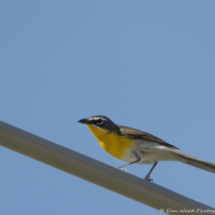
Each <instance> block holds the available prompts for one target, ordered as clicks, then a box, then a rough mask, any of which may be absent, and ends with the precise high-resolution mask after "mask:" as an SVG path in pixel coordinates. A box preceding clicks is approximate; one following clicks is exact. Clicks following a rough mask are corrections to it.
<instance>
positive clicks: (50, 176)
mask: <svg viewBox="0 0 215 215" xmlns="http://www.w3.org/2000/svg"><path fill="white" fill-rule="evenodd" d="M214 7H215V2H214V1H210V0H209V1H198V0H195V1H193V0H191V1H158V0H155V1H41V0H39V1H1V3H0V26H1V34H0V38H1V40H0V47H1V49H0V75H1V79H0V83H1V84H0V99H1V103H0V104H1V105H0V120H2V121H4V122H7V123H10V124H12V125H15V126H17V127H19V128H22V129H24V130H26V131H29V132H31V133H34V134H36V135H38V136H41V137H43V138H46V139H49V140H51V141H54V142H56V143H58V144H61V145H63V146H66V147H68V148H71V149H73V150H75V151H78V152H80V153H82V154H85V155H87V156H90V157H92V158H95V159H97V160H99V161H102V162H104V163H107V164H110V165H112V166H116V167H118V166H121V165H123V164H125V163H124V162H122V161H120V160H117V159H116V158H114V157H112V156H111V155H109V154H107V153H106V152H105V151H103V150H102V148H101V147H100V146H99V143H98V142H97V141H96V139H95V137H94V136H92V134H91V133H90V131H89V130H88V129H87V128H86V127H85V126H83V125H81V124H78V123H77V121H78V120H79V119H82V118H86V117H90V116H92V115H99V114H102V115H106V116H108V117H109V118H111V119H112V120H113V121H114V122H115V123H117V124H121V125H127V126H130V127H134V128H137V129H139V130H143V131H146V132H149V133H151V134H154V135H156V136H158V137H160V138H162V139H164V140H165V141H167V142H169V143H171V144H173V145H175V146H177V147H179V148H180V149H181V151H182V152H184V153H187V154H190V155H192V156H195V157H198V158H200V159H203V160H207V161H210V162H213V163H215V157H214V152H215V138H214V130H215V99H214V95H215V85H214V80H215V60H214V59H215V58H214V57H215V40H214V38H215V26H214V23H215V13H214ZM150 168H151V166H149V165H132V166H130V167H128V168H127V170H128V172H129V173H132V174H134V175H137V176H139V177H142V178H143V177H144V176H145V175H146V174H147V173H148V171H149V169H150ZM0 169H1V183H0V190H1V192H0V202H1V203H0V206H1V207H0V214H5V215H14V214H16V215H23V214H31V215H34V214H35V215H38V214H52V215H57V214H64V215H67V214H80V215H82V214H86V213H94V214H103V215H109V214H124V215H130V214H136V213H139V214H140V213H143V212H144V213H145V214H160V213H159V212H158V211H156V210H154V209H152V208H149V207H148V206H145V205H142V204H140V203H138V202H135V201H133V200H130V199H128V198H126V197H123V196H120V195H118V194H116V193H113V192H111V191H109V190H106V189H104V188H101V187H98V186H96V185H94V184H91V183H89V182H86V181H84V180H82V179H79V178H76V177H74V176H72V175H69V174H67V173H64V172H62V171H60V170H58V169H54V168H53V167H50V166H47V165H45V164H43V163H40V162H38V161H35V160H33V159H30V158H28V157H25V156H23V155H21V154H18V153H15V152H13V151H10V150H8V149H5V148H3V147H0ZM152 178H153V179H154V183H156V184H159V185H161V186H164V187H166V188H168V189H171V190H173V191H175V192H178V193H180V194H182V195H185V196H188V197H190V198H193V199H196V200H197V201H200V202H203V203H205V204H208V205H210V206H214V207H215V202H214V199H215V197H214V193H215V188H214V179H215V175H214V174H212V173H209V172H206V171H203V170H200V169H197V168H194V167H191V166H188V165H185V164H181V163H177V162H160V163H159V164H158V166H157V167H156V169H155V170H154V172H153V173H152Z"/></svg>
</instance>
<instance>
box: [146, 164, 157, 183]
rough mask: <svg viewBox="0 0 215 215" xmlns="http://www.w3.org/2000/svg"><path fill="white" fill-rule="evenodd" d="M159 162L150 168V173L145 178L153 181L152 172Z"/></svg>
mask: <svg viewBox="0 0 215 215" xmlns="http://www.w3.org/2000/svg"><path fill="white" fill-rule="evenodd" d="M157 164H158V162H155V163H154V165H153V167H152V168H151V169H150V171H149V173H148V174H147V175H146V177H145V179H146V180H147V181H153V180H152V179H150V174H151V173H152V171H153V169H154V168H155V167H156V165H157Z"/></svg>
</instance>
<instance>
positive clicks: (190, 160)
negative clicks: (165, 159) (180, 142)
mask: <svg viewBox="0 0 215 215" xmlns="http://www.w3.org/2000/svg"><path fill="white" fill-rule="evenodd" d="M172 151H173V152H174V153H175V154H177V155H178V156H179V157H180V158H183V163H185V164H188V165H191V166H195V167H197V168H200V169H203V170H206V171H209V172H213V173H215V164H213V163H210V162H207V161H203V160H200V159H198V158H195V157H192V156H190V155H187V154H184V153H182V152H179V151H176V150H172ZM180 160H181V159H180Z"/></svg>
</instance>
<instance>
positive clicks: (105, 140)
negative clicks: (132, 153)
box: [87, 125, 132, 159]
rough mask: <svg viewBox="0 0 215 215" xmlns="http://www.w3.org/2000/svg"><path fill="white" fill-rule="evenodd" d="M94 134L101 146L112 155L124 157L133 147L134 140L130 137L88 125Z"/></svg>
mask: <svg viewBox="0 0 215 215" xmlns="http://www.w3.org/2000/svg"><path fill="white" fill-rule="evenodd" d="M87 127H88V128H89V129H90V130H91V132H92V134H93V135H94V136H95V137H96V139H97V140H98V141H99V144H100V145H101V147H102V148H103V149H104V150H105V151H106V152H108V153H110V154H111V155H112V156H114V157H116V158H119V159H120V158H122V157H123V155H125V154H126V150H127V149H129V148H131V147H132V140H131V139H130V138H128V137H122V136H119V135H117V134H116V133H115V132H111V133H109V131H107V130H106V129H101V128H97V127H94V126H92V125H87Z"/></svg>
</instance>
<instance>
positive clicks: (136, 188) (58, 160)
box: [0, 121, 215, 215]
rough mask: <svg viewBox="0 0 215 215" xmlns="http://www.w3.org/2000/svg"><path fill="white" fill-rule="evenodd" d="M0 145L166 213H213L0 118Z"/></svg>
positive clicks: (184, 198) (206, 207)
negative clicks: (186, 211) (187, 211)
mask: <svg viewBox="0 0 215 215" xmlns="http://www.w3.org/2000/svg"><path fill="white" fill-rule="evenodd" d="M0 145H1V146H4V147H6V148H8V149H11V150H14V151H16V152H19V153H21V154H23V155H26V156H28V157H31V158H33V159H35V160H38V161H40V162H43V163H45V164H48V165H50V166H53V167H55V168H57V169H60V170H62V171H64V172H67V173H70V174H72V175H75V176H77V177H80V178H82V179H84V180H87V181H90V182H92V183H94V184H97V185H99V186H101V187H104V188H106V189H109V190H112V191H113V192H116V193H119V194H121V195H124V196H126V197H128V198H131V199H133V200H136V201H138V202H140V203H143V204H145V205H148V206H150V207H152V208H155V209H157V210H161V209H163V212H165V213H168V214H174V215H179V214H182V213H185V211H184V210H185V209H186V210H192V211H191V212H189V213H192V214H200V213H201V214H210V213H211V214H212V212H213V213H215V208H212V207H210V206H207V205H205V204H202V203H200V202H197V201H195V200H193V199H190V198H187V197H185V196H183V195H180V194H178V193H175V192H173V191H171V190H169V189H166V188H164V187H161V186H159V185H156V184H154V183H151V182H148V181H146V180H144V179H141V178H139V177H136V176H134V175H131V174H129V173H125V172H123V171H121V170H118V169H117V168H114V167H112V166H109V165H107V164H104V163H102V162H100V161H97V160H95V159H92V158H90V157H87V156H85V155H83V154H80V153H78V152H75V151H73V150H71V149H68V148H65V147H63V146H61V145H58V144H56V143H53V142H51V141H49V140H46V139H43V138H41V137H38V136H36V135H34V134H31V133H29V132H26V131H24V130H21V129H19V128H16V127H14V126H12V125H9V124H7V123H4V122H2V121H0ZM170 209H172V210H174V211H171V210H170ZM200 210H202V211H201V212H200ZM206 210H207V211H206ZM208 210H209V212H208Z"/></svg>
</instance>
